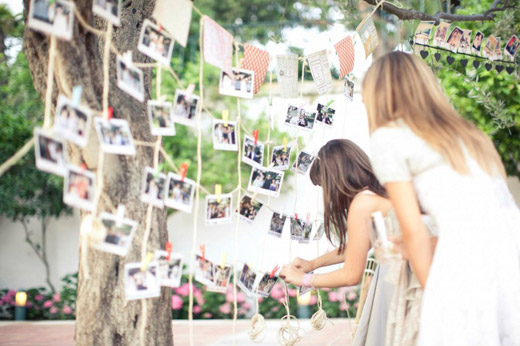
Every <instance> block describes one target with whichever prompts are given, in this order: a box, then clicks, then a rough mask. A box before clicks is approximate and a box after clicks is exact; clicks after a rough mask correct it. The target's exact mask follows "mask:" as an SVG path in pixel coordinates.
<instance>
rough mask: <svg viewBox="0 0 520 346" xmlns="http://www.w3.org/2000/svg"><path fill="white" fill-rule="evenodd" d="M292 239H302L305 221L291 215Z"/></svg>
mask: <svg viewBox="0 0 520 346" xmlns="http://www.w3.org/2000/svg"><path fill="white" fill-rule="evenodd" d="M290 220H291V224H290V225H291V240H302V239H303V230H304V226H305V222H303V220H302V219H297V218H296V217H291V218H290Z"/></svg>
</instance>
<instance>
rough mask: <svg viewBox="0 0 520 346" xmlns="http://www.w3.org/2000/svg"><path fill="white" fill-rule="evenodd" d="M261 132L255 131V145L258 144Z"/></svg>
mask: <svg viewBox="0 0 520 346" xmlns="http://www.w3.org/2000/svg"><path fill="white" fill-rule="evenodd" d="M258 133H259V130H253V137H254V138H255V145H256V144H257V143H258Z"/></svg>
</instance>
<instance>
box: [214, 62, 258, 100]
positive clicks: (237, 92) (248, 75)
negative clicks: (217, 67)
mask: <svg viewBox="0 0 520 346" xmlns="http://www.w3.org/2000/svg"><path fill="white" fill-rule="evenodd" d="M254 77H255V73H254V72H253V71H250V70H242V69H240V70H239V69H236V68H233V71H232V74H231V75H229V74H228V73H227V72H225V71H221V72H220V84H219V85H220V87H219V92H220V94H222V95H229V96H236V97H243V98H248V99H250V98H253V89H254Z"/></svg>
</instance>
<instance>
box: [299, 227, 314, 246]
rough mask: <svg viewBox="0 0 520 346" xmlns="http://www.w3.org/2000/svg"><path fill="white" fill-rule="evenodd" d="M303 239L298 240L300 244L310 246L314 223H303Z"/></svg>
mask: <svg viewBox="0 0 520 346" xmlns="http://www.w3.org/2000/svg"><path fill="white" fill-rule="evenodd" d="M301 226H302V230H301V238H300V239H299V240H298V243H300V244H309V243H310V242H311V232H312V222H303V221H302V222H301Z"/></svg>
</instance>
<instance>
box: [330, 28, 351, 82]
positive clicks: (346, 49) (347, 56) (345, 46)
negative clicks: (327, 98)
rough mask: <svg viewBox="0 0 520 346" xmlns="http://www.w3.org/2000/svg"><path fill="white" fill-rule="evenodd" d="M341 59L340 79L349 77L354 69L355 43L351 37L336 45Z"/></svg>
mask: <svg viewBox="0 0 520 346" xmlns="http://www.w3.org/2000/svg"><path fill="white" fill-rule="evenodd" d="M334 48H336V52H338V57H339V66H340V69H339V78H340V79H341V78H343V77H345V76H346V75H348V74H349V73H350V72H352V70H353V69H354V57H355V54H354V42H352V38H351V37H350V36H347V37H345V38H344V39H343V40H341V41H339V42H338V43H336V44H335V45H334Z"/></svg>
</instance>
